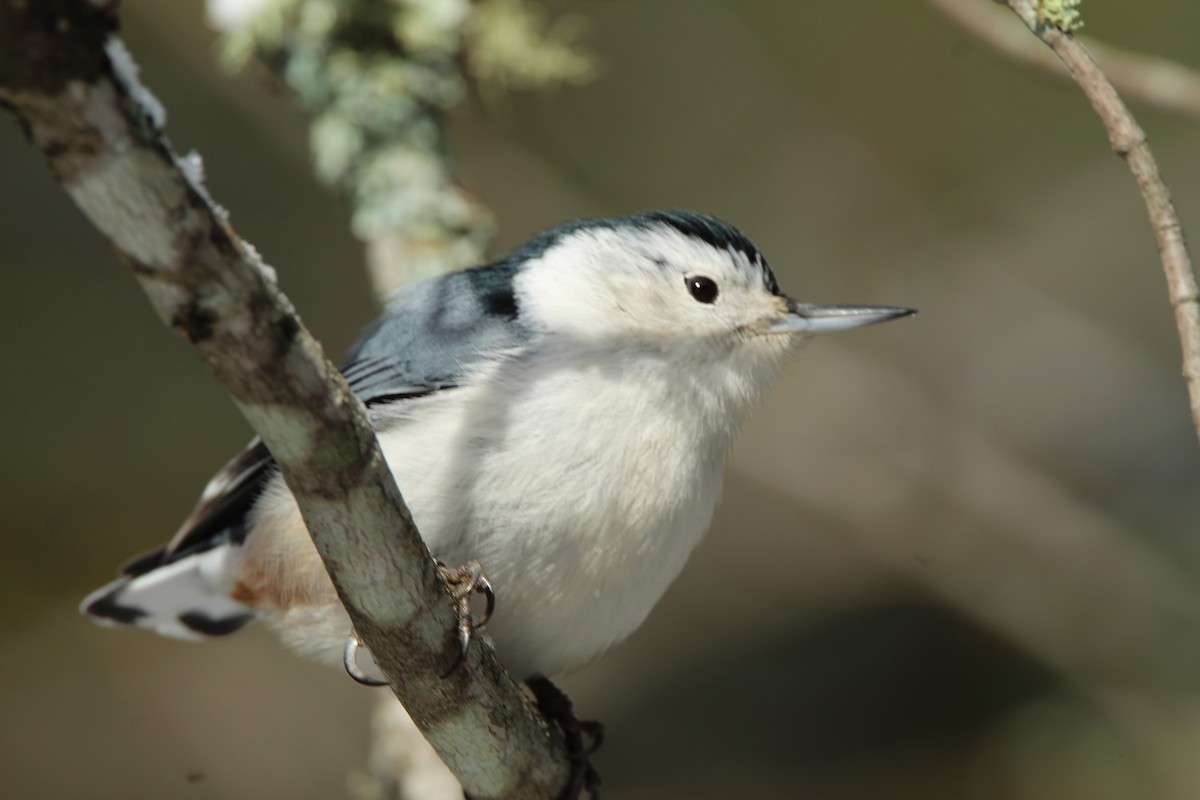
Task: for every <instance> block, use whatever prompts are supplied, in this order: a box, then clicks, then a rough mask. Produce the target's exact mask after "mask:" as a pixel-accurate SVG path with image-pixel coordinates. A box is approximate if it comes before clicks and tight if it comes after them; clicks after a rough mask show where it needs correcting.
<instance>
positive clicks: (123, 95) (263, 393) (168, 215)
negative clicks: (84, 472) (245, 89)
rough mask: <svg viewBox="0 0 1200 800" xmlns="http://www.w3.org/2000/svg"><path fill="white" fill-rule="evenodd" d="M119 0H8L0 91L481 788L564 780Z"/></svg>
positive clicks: (486, 791) (466, 783)
mask: <svg viewBox="0 0 1200 800" xmlns="http://www.w3.org/2000/svg"><path fill="white" fill-rule="evenodd" d="M116 27H117V20H116V14H115V10H114V6H113V5H112V4H105V3H102V2H91V3H82V2H71V0H39V2H37V3H30V2H27V1H22V0H0V104H3V105H4V106H5V107H6V108H8V109H9V110H10V111H12V112H13V113H14V115H15V116H16V117H17V120H18V122H19V124H20V125H21V126H22V128H23V129H24V130H25V132H26V134H27V135H28V137H29V139H30V140H31V141H32V142H33V144H35V145H36V146H37V147H38V148H39V149H40V150H41V151H42V153H43V154H44V155H45V157H46V158H47V160H48V161H49V163H50V167H51V169H52V170H53V171H54V173H55V175H56V177H57V178H58V180H59V181H60V182H61V183H62V185H63V188H64V189H65V190H66V191H67V193H68V194H69V195H70V196H71V197H72V199H73V200H74V201H75V202H76V204H77V205H78V206H79V207H80V209H81V210H82V211H83V212H84V214H85V215H86V216H87V217H88V218H89V219H90V220H91V221H92V222H93V224H94V225H95V226H96V227H97V229H99V231H100V232H101V233H102V234H103V235H104V236H105V237H106V238H107V239H108V240H109V242H110V243H111V244H112V245H113V247H114V248H115V249H116V251H117V253H118V255H120V257H121V258H122V259H123V260H124V261H125V262H126V263H127V264H129V266H130V267H131V268H132V269H133V271H134V273H135V275H136V276H137V278H138V280H139V282H140V283H141V285H142V288H143V289H144V290H145V292H146V294H147V296H148V297H149V299H150V301H151V303H152V304H153V306H154V308H155V310H156V311H157V313H158V315H159V316H160V318H161V319H162V320H163V322H164V323H166V324H167V325H168V326H169V327H171V328H172V329H174V330H175V331H177V332H178V333H180V334H182V335H183V336H184V337H185V338H187V339H188V341H190V342H191V343H192V345H193V346H194V347H195V348H196V350H197V352H198V353H199V355H200V357H201V358H202V359H203V360H204V362H205V363H206V364H207V365H208V367H209V369H210V370H211V371H212V372H213V374H214V376H215V377H216V378H217V380H218V381H220V383H221V384H222V385H223V386H224V387H225V389H226V390H227V391H228V392H229V394H230V396H231V397H232V398H233V400H234V402H235V403H236V404H237V406H238V408H239V409H240V410H241V411H242V413H243V414H244V415H245V416H246V418H247V419H248V420H249V421H250V423H251V425H252V426H253V427H254V429H255V430H256V431H257V432H258V433H259V435H260V436H262V438H263V440H264V442H265V443H266V444H267V446H268V448H269V449H270V451H271V453H272V455H274V456H275V459H276V461H277V462H278V463H279V466H280V469H281V471H282V472H283V475H284V478H285V479H286V480H287V483H288V486H289V488H290V489H291V490H292V493H293V494H294V495H295V496H296V499H297V501H298V503H299V505H300V509H301V511H302V513H303V515H304V520H305V522H306V523H307V524H308V527H309V530H310V531H311V532H312V536H313V540H314V541H315V542H316V545H317V549H318V550H319V552H320V554H321V557H322V558H323V559H324V561H325V564H326V567H327V569H328V570H329V574H330V577H331V578H332V579H333V582H334V584H335V586H336V587H337V589H338V594H339V596H340V597H341V599H342V602H343V603H344V604H345V606H346V609H347V611H348V612H349V614H350V617H351V619H352V620H353V622H354V625H355V628H356V630H357V631H358V633H359V635H360V636H361V638H362V639H363V640H364V642H365V643H366V644H367V645H368V647H370V649H371V652H372V655H373V656H374V657H375V659H376V662H377V663H378V665H379V666H380V668H381V669H382V670H383V672H384V674H385V675H387V677H388V679H389V680H390V682H391V684H392V687H393V690H394V691H395V693H396V695H397V696H398V697H399V698H400V699H401V701H402V702H403V703H404V705H405V706H406V708H407V709H408V710H409V712H410V714H411V715H412V717H413V719H414V720H416V721H417V722H418V724H419V726H420V727H421V730H422V732H423V733H424V734H425V736H426V737H427V738H428V739H429V741H430V742H431V743H432V744H433V745H434V747H435V749H437V751H438V753H439V755H440V756H441V757H442V758H443V760H445V761H446V763H447V765H448V766H450V768H451V770H452V771H453V772H454V773H455V775H456V776H457V777H458V779H459V780H460V782H461V783H462V785H463V787H464V788H465V790H466V791H467V792H468V793H469V794H470V795H471V796H472V797H476V798H518V797H520V798H525V797H553V796H554V795H555V794H556V793H557V791H558V789H559V788H560V787H562V786H563V785H564V784H565V783H566V776H567V765H566V758H565V754H564V750H563V747H562V742H561V739H560V738H559V737H555V736H552V735H551V734H550V733H549V732H548V730H547V727H546V725H545V723H544V722H543V721H542V720H541V718H540V716H539V715H538V714H537V712H536V711H535V710H534V709H533V707H532V704H531V703H530V702H529V700H528V699H527V698H526V696H525V695H524V693H523V692H522V691H521V690H520V688H518V687H517V686H516V684H514V683H513V682H512V680H511V679H510V678H509V677H508V676H507V674H506V673H505V672H504V671H503V669H502V668H501V667H500V666H499V665H498V664H497V662H496V660H495V658H494V655H493V654H492V652H491V650H490V648H483V647H473V648H471V653H470V656H469V659H468V661H467V663H466V664H465V665H464V667H463V668H461V669H459V670H457V671H456V672H455V673H454V674H453V676H451V677H450V678H446V679H443V678H442V677H440V676H441V675H442V674H443V673H445V672H446V670H447V667H448V666H449V665H450V664H452V663H453V662H454V661H455V659H456V656H457V650H456V648H457V644H456V640H455V636H454V630H455V623H456V618H455V616H454V613H453V611H452V609H451V603H450V602H449V594H448V591H447V588H446V586H445V584H444V583H443V582H442V580H441V579H440V577H439V576H438V575H437V572H436V568H435V565H434V562H433V561H432V559H431V558H430V556H429V553H428V551H427V550H426V548H425V546H424V544H423V543H422V541H421V539H420V537H419V536H418V534H417V531H416V528H415V527H414V526H413V523H412V519H411V517H410V516H409V514H408V511H407V509H406V508H405V505H404V501H403V498H402V497H401V496H400V492H399V490H398V489H397V488H396V486H395V483H394V481H393V480H392V476H391V473H390V472H389V470H388V469H387V466H386V463H385V462H384V460H383V456H382V454H381V452H380V449H379V445H378V443H377V442H376V440H375V436H374V433H373V432H372V430H371V428H370V426H369V424H368V423H367V420H366V418H365V416H364V414H363V410H362V407H361V404H360V403H359V402H358V401H357V399H356V398H355V397H354V396H353V395H352V394H351V392H350V390H349V387H348V386H347V385H346V383H345V381H344V380H343V379H342V377H341V375H340V374H339V373H338V372H337V370H336V369H335V368H334V367H333V366H332V365H331V364H330V363H329V361H328V360H326V359H325V357H324V354H323V352H322V350H321V347H320V345H319V344H318V343H317V342H316V341H315V340H314V339H313V338H312V336H311V335H310V334H309V333H308V332H307V330H305V329H304V327H303V326H302V325H301V323H300V320H299V318H298V317H297V316H296V314H295V311H294V310H293V309H292V307H291V305H290V303H289V302H288V300H287V298H286V297H284V295H283V294H282V293H281V292H280V290H279V288H278V287H277V285H276V283H275V279H274V274H273V272H272V271H271V270H270V268H269V267H267V266H265V265H264V264H263V263H262V262H261V261H260V260H259V259H258V257H257V255H256V254H255V252H254V250H253V248H251V247H250V246H249V245H248V244H246V243H245V242H243V241H242V240H241V239H240V238H239V237H238V236H237V234H236V233H235V232H234V231H233V229H232V228H231V227H230V226H229V224H228V223H227V221H226V219H225V214H224V212H223V211H222V209H220V208H219V207H218V206H216V205H215V204H214V203H213V202H212V200H211V199H210V198H209V197H208V194H207V192H206V190H205V188H204V187H203V185H202V183H201V182H200V178H199V176H198V174H197V173H198V170H197V169H195V168H194V166H193V161H194V160H189V159H179V158H177V157H176V156H175V154H174V153H173V151H172V150H171V147H170V144H169V143H168V142H167V140H166V138H165V136H164V135H163V133H162V130H161V128H162V121H163V120H162V112H161V108H160V107H159V106H158V104H157V102H156V101H155V100H154V98H153V96H152V95H150V93H149V92H148V91H147V90H146V89H145V88H144V87H142V86H141V84H140V83H139V82H138V80H137V75H136V69H135V68H134V66H133V63H132V61H131V60H130V58H129V56H128V54H127V53H126V52H125V50H124V47H123V46H122V45H121V43H120V41H119V40H117V39H116V38H114V36H113V31H114V30H115V29H116Z"/></svg>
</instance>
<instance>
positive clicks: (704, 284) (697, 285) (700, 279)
mask: <svg viewBox="0 0 1200 800" xmlns="http://www.w3.org/2000/svg"><path fill="white" fill-rule="evenodd" d="M685 280H686V281H687V288H688V291H689V292H691V294H692V297H693V298H694V299H695V300H696V302H697V303H715V302H716V301H717V295H718V294H720V290H718V289H717V282H716V281H714V280H713V279H712V278H706V277H704V276H703V275H696V276H693V277H691V278H686V279H685Z"/></svg>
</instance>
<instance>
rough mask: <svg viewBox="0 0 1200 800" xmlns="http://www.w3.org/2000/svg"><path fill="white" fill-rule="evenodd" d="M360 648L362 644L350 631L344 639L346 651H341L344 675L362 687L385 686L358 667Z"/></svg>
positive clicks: (384, 683) (385, 682) (386, 683)
mask: <svg viewBox="0 0 1200 800" xmlns="http://www.w3.org/2000/svg"><path fill="white" fill-rule="evenodd" d="M361 647H362V642H360V641H359V640H358V634H357V633H355V632H354V631H350V635H349V636H347V637H346V649H345V650H343V651H342V666H344V667H345V668H346V674H347V675H349V676H350V677H351V678H353V679H354V680H355V681H357V682H358V683H361V684H362V685H363V686H387V685H388V682H387V681H382V680H379V679H378V678H372V677H371V676H370V675H368V674H367V673H365V672H363V671H362V667H360V666H358V651H359V649H360V648H361Z"/></svg>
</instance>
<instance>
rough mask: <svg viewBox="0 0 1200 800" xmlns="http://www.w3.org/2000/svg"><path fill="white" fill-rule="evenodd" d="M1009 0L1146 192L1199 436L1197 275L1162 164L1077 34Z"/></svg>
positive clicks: (1031, 6) (1028, 4)
mask: <svg viewBox="0 0 1200 800" xmlns="http://www.w3.org/2000/svg"><path fill="white" fill-rule="evenodd" d="M1005 2H1006V4H1007V5H1008V7H1009V8H1011V9H1012V10H1013V12H1014V13H1015V14H1016V15H1017V16H1018V17H1020V19H1021V21H1022V22H1024V23H1025V26H1026V27H1027V28H1029V30H1031V31H1032V32H1033V33H1034V35H1036V36H1037V37H1038V38H1039V39H1041V40H1042V41H1043V42H1044V43H1045V44H1046V45H1047V46H1048V47H1049V48H1050V49H1051V50H1052V51H1054V54H1055V55H1056V56H1058V58H1059V60H1061V61H1062V63H1063V65H1064V66H1066V68H1067V72H1068V73H1069V74H1070V76H1071V77H1072V78H1073V79H1074V80H1075V82H1076V83H1078V84H1079V87H1080V88H1081V89H1083V93H1084V94H1085V95H1087V98H1088V100H1089V101H1090V102H1091V104H1092V108H1093V109H1095V111H1096V113H1097V114H1098V115H1099V116H1100V119H1101V121H1102V122H1103V123H1104V127H1105V129H1106V130H1107V131H1108V141H1109V144H1110V145H1111V146H1112V149H1113V152H1115V153H1116V154H1117V155H1119V156H1121V158H1123V159H1125V163H1126V164H1127V165H1128V166H1129V171H1130V172H1132V173H1133V178H1134V180H1135V181H1137V185H1138V189H1140V190H1141V192H1142V199H1143V200H1145V203H1146V211H1147V212H1148V214H1149V216H1150V226H1151V228H1153V229H1154V238H1155V240H1156V241H1157V243H1158V252H1159V256H1160V258H1161V259H1162V265H1163V271H1164V272H1165V273H1166V276H1167V292H1168V295H1169V297H1170V301H1171V308H1172V310H1173V311H1174V313H1175V325H1176V327H1177V328H1178V330H1179V342H1180V346H1181V348H1182V351H1183V379H1184V382H1185V383H1186V385H1187V390H1188V396H1189V399H1190V402H1191V411H1192V425H1193V426H1194V427H1195V428H1196V433H1197V436H1200V303H1198V302H1197V301H1198V295H1197V290H1196V276H1195V273H1194V272H1193V271H1192V261H1191V258H1190V256H1189V255H1188V250H1187V244H1186V243H1185V242H1184V237H1183V225H1182V224H1181V223H1180V221H1179V215H1178V214H1177V213H1176V211H1175V206H1174V204H1173V203H1172V202H1171V195H1170V192H1169V191H1168V190H1167V186H1166V184H1165V183H1163V180H1162V177H1161V176H1160V175H1159V172H1158V164H1157V163H1156V162H1155V160H1154V155H1153V154H1152V153H1151V152H1150V147H1149V145H1148V144H1147V143H1146V134H1145V132H1144V131H1143V130H1142V129H1141V127H1140V126H1139V125H1138V124H1137V121H1136V120H1134V118H1133V115H1132V114H1130V113H1129V109H1128V108H1126V106H1125V104H1124V103H1123V102H1122V101H1121V98H1120V96H1119V95H1118V94H1117V90H1116V89H1115V88H1113V85H1112V83H1110V82H1109V80H1108V78H1107V77H1105V75H1104V72H1102V71H1101V69H1100V67H1099V66H1097V64H1096V62H1095V61H1094V60H1093V59H1092V57H1091V56H1090V55H1089V54H1088V51H1087V50H1086V49H1085V48H1084V47H1083V45H1082V44H1080V43H1079V40H1078V39H1076V38H1075V37H1074V36H1073V35H1071V34H1070V33H1065V32H1063V31H1061V30H1059V29H1058V28H1056V27H1054V26H1053V25H1050V24H1044V23H1042V22H1041V21H1039V19H1038V3H1037V2H1036V0H1005Z"/></svg>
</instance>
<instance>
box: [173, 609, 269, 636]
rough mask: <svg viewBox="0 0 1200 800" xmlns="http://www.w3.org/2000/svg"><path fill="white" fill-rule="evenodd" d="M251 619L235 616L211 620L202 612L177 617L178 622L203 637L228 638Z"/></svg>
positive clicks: (246, 616)
mask: <svg viewBox="0 0 1200 800" xmlns="http://www.w3.org/2000/svg"><path fill="white" fill-rule="evenodd" d="M253 619H254V615H253V614H235V615H234V616H232V617H222V618H221V619H213V618H212V617H210V616H209V615H208V614H205V613H204V612H203V611H185V612H184V613H182V614H180V615H179V621H180V622H182V623H183V624H184V625H185V626H187V627H188V628H190V629H191V630H194V631H195V632H196V633H200V634H203V635H205V636H228V635H229V634H231V633H234V632H235V631H239V630H241V629H242V628H243V627H245V626H246V624H247V623H249V622H250V621H252V620H253Z"/></svg>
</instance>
